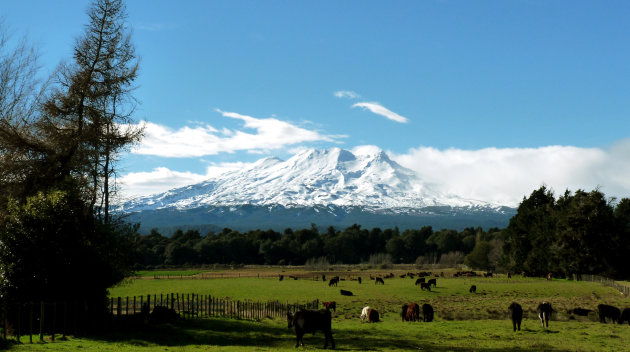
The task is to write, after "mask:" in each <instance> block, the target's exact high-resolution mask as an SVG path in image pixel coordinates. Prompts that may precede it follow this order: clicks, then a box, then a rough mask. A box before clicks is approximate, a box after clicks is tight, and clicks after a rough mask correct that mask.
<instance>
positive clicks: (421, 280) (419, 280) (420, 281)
mask: <svg viewBox="0 0 630 352" xmlns="http://www.w3.org/2000/svg"><path fill="white" fill-rule="evenodd" d="M424 280H425V279H424V278H423V277H421V278H419V279H417V280H416V286H418V285H420V284H421V283H423V282H425V281H424Z"/></svg>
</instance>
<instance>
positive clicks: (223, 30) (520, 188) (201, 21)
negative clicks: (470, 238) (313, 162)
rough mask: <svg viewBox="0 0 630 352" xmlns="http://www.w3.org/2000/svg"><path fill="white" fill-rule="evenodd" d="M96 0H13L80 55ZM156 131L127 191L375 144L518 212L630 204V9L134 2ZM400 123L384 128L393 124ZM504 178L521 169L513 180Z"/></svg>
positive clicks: (124, 175) (543, 4)
mask: <svg viewBox="0 0 630 352" xmlns="http://www.w3.org/2000/svg"><path fill="white" fill-rule="evenodd" d="M88 6H89V2H83V1H76V0H66V1H54V2H53V1H28V0H19V1H18V0H2V1H0V17H2V18H4V22H5V26H7V27H8V28H9V29H10V30H11V31H12V32H13V33H14V35H16V36H22V35H27V36H28V39H29V40H30V42H32V43H34V44H35V45H36V46H37V47H38V48H39V49H40V51H41V53H42V61H41V63H42V66H43V72H50V71H52V70H53V69H54V68H55V67H56V65H57V64H58V63H59V62H60V61H61V60H70V59H71V55H72V47H73V44H74V40H75V38H76V37H78V36H79V35H80V34H81V33H82V30H83V26H84V24H85V23H86V22H87V18H86V15H85V12H86V9H87V7H88ZM127 10H128V11H127V12H128V21H129V24H130V26H131V27H132V28H133V41H134V43H135V45H136V50H137V53H138V55H139V56H140V67H141V72H140V77H139V78H138V80H137V82H136V83H137V85H138V89H137V90H136V93H135V95H136V97H137V98H138V99H139V100H140V101H141V104H140V106H139V109H138V111H137V114H136V119H137V120H138V121H145V122H146V123H148V125H147V138H146V139H145V141H144V142H143V144H142V145H140V146H139V147H138V148H137V149H135V150H134V151H133V152H132V153H131V154H129V155H127V156H125V158H124V159H123V160H122V163H121V180H123V181H125V182H126V188H125V191H126V192H127V193H128V194H146V193H151V192H155V191H161V190H165V189H167V188H172V187H177V186H181V185H184V184H186V183H192V182H198V181H200V180H202V179H204V178H207V177H212V176H213V175H215V174H216V173H218V172H221V171H222V170H225V169H226V168H234V167H238V166H239V165H242V164H243V163H248V162H252V161H255V160H257V159H259V158H262V157H264V156H269V155H273V156H279V157H281V158H285V159H286V158H287V157H289V156H290V155H292V153H293V152H295V150H297V149H299V148H305V147H308V148H310V147H316V148H330V147H335V146H338V147H342V148H346V149H350V150H352V149H353V148H356V147H358V146H361V145H376V146H378V147H380V148H382V149H384V150H386V151H387V152H388V153H390V155H391V156H392V157H393V158H394V159H395V160H397V161H398V162H400V163H401V164H403V165H404V166H406V167H409V168H411V169H413V170H415V171H417V172H418V173H419V174H420V176H421V177H423V178H424V179H426V180H427V182H430V183H436V184H439V185H440V186H441V187H442V188H443V189H444V190H449V191H450V192H457V193H461V194H462V196H466V197H470V198H479V199H484V200H488V201H496V202H503V203H508V204H512V205H513V204H515V202H518V201H519V200H520V199H521V198H522V196H523V195H526V194H529V193H530V192H531V191H532V190H533V189H534V188H537V187H538V186H539V185H541V184H543V183H544V184H547V185H549V186H551V187H553V188H554V189H556V191H557V193H561V192H562V191H563V190H564V189H565V188H569V189H573V190H574V189H576V188H585V189H588V190H590V189H592V188H594V187H598V186H599V187H601V189H602V190H603V191H604V192H605V193H606V194H608V195H610V196H617V197H628V196H630V180H629V179H630V177H627V176H626V175H628V174H629V172H630V160H629V156H628V155H630V139H629V137H630V83H629V82H630V21H628V18H629V16H630V2H627V1H603V2H602V1H570V2H569V1H449V0H435V1H155V0H153V1H149V0H146V1H145V0H143V1H137V0H134V1H128V2H127ZM388 117H389V118H388ZM508 176H509V177H508Z"/></svg>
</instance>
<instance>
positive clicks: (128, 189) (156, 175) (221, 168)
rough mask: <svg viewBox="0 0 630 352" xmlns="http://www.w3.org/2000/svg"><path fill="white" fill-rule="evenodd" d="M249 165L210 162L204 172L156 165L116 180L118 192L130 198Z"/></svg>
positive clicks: (159, 191) (189, 183)
mask: <svg viewBox="0 0 630 352" xmlns="http://www.w3.org/2000/svg"><path fill="white" fill-rule="evenodd" d="M249 165H251V163H245V162H231V163H230V162H228V163H219V164H211V165H209V166H208V167H207V168H206V173H205V174H198V173H194V172H190V171H184V172H180V171H174V170H170V169H168V168H166V167H157V168H155V169H153V170H152V171H149V172H130V173H128V174H126V175H125V176H123V177H120V178H118V180H117V181H118V183H119V186H120V190H121V192H120V194H124V197H125V198H132V197H138V196H148V195H152V194H156V193H161V192H166V191H168V190H170V189H174V188H179V187H184V186H188V185H192V184H195V183H199V182H203V181H205V180H208V179H210V178H212V177H216V176H219V175H221V174H224V173H226V172H231V171H236V170H239V169H242V168H245V167H247V166H249Z"/></svg>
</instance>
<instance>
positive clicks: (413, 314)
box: [405, 303, 420, 321]
mask: <svg viewBox="0 0 630 352" xmlns="http://www.w3.org/2000/svg"><path fill="white" fill-rule="evenodd" d="M405 320H407V321H417V320H420V306H419V305H418V304H417V303H409V306H408V307H407V314H406V316H405Z"/></svg>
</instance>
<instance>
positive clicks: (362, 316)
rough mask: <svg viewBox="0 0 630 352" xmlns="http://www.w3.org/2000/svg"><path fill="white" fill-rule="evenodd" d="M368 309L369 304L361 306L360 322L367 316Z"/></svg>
mask: <svg viewBox="0 0 630 352" xmlns="http://www.w3.org/2000/svg"><path fill="white" fill-rule="evenodd" d="M369 310H370V306H365V307H363V310H362V311H361V322H364V321H365V319H367V318H368V311H369Z"/></svg>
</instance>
